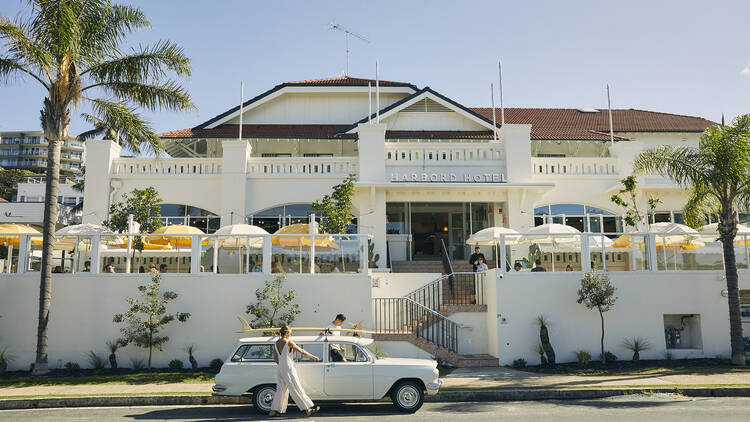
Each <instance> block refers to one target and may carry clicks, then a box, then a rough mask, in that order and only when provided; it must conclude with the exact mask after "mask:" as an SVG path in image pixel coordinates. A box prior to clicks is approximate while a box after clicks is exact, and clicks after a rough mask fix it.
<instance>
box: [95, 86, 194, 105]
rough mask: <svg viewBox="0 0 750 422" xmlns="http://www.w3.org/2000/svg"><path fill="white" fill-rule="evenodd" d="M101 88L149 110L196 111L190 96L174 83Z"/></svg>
mask: <svg viewBox="0 0 750 422" xmlns="http://www.w3.org/2000/svg"><path fill="white" fill-rule="evenodd" d="M100 87H101V88H103V89H104V90H105V91H107V92H108V93H110V94H112V95H114V96H115V97H117V98H122V99H123V100H127V101H129V102H131V103H133V104H135V105H137V106H140V107H143V108H146V109H148V110H159V109H161V110H171V111H190V110H194V109H195V106H194V105H193V101H192V99H191V98H190V94H188V92H187V90H185V88H183V87H182V86H180V85H179V84H177V83H176V82H174V81H167V82H165V83H162V84H140V83H137V82H109V83H105V84H101V85H100Z"/></svg>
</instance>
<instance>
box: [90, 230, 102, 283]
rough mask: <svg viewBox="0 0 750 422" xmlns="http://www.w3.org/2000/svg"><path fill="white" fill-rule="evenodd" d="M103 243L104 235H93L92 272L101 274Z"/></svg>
mask: <svg viewBox="0 0 750 422" xmlns="http://www.w3.org/2000/svg"><path fill="white" fill-rule="evenodd" d="M101 244H102V236H101V235H98V234H95V235H93V236H91V273H92V274H99V258H100V256H99V250H100V246H101Z"/></svg>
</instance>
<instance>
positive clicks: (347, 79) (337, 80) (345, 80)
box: [283, 76, 413, 88]
mask: <svg viewBox="0 0 750 422" xmlns="http://www.w3.org/2000/svg"><path fill="white" fill-rule="evenodd" d="M368 83H369V84H371V85H372V87H373V88H375V79H365V78H355V77H351V76H334V77H332V78H322V79H306V80H302V81H292V82H284V84H283V85H295V86H335V85H343V86H367V84H368ZM379 84H380V86H408V87H413V85H412V84H410V83H408V82H396V81H384V80H381V81H380V82H379Z"/></svg>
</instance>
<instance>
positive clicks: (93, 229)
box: [54, 223, 124, 269]
mask: <svg viewBox="0 0 750 422" xmlns="http://www.w3.org/2000/svg"><path fill="white" fill-rule="evenodd" d="M95 235H99V236H116V234H115V232H113V231H112V230H110V229H108V228H106V227H104V226H102V225H99V224H88V223H87V224H73V225H70V226H65V227H63V228H61V229H60V230H58V231H56V232H55V237H56V239H55V246H54V249H55V250H58V251H63V252H62V253H63V257H64V256H65V255H64V254H65V252H64V251H71V250H73V251H74V255H73V268H74V269H75V268H76V267H77V266H78V253H76V252H77V249H78V248H80V246H81V244H80V242H79V238H78V237H77V236H95ZM115 241H116V242H124V240H122V238H121V237H119V236H118V237H116V240H115ZM89 246H90V244H89ZM63 259H64V258H63Z"/></svg>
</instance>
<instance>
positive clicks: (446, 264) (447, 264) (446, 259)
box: [440, 239, 453, 274]
mask: <svg viewBox="0 0 750 422" xmlns="http://www.w3.org/2000/svg"><path fill="white" fill-rule="evenodd" d="M440 245H441V251H440V252H441V254H442V258H443V271H445V272H446V273H448V274H453V263H452V262H451V257H450V255H448V248H446V247H445V240H443V239H440Z"/></svg>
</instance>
